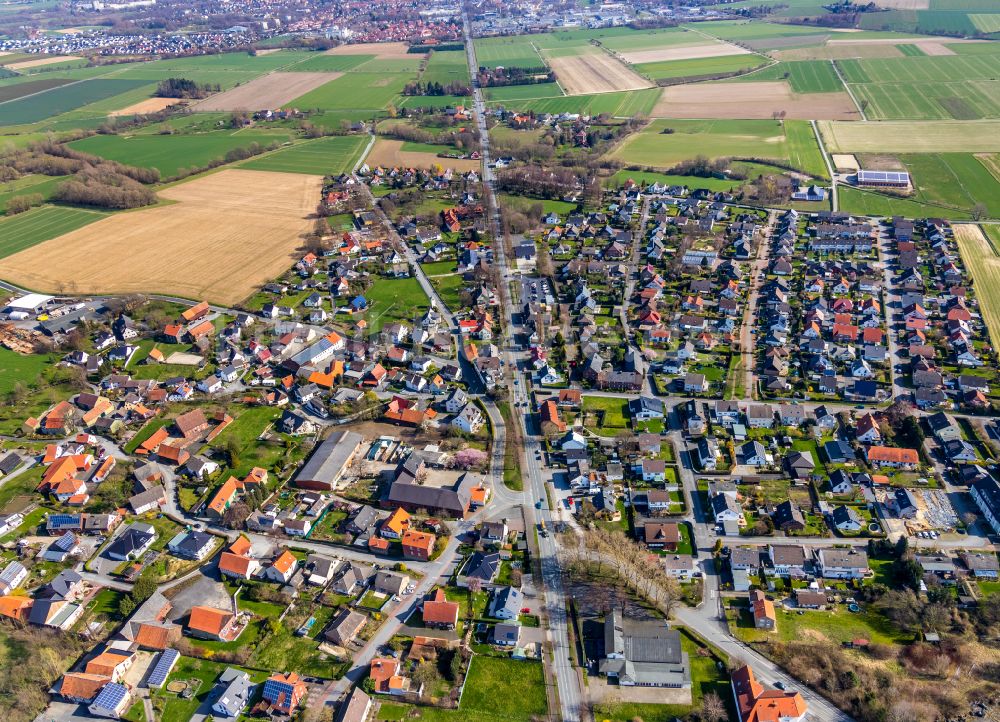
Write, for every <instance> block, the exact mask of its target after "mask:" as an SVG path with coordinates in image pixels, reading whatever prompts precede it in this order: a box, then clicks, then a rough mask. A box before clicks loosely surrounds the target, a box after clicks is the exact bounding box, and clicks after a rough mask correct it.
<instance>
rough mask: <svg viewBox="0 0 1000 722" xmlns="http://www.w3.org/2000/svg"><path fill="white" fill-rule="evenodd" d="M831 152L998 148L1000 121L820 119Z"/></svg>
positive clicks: (928, 151)
mask: <svg viewBox="0 0 1000 722" xmlns="http://www.w3.org/2000/svg"><path fill="white" fill-rule="evenodd" d="M818 125H819V128H820V132H821V133H822V134H823V142H824V143H825V144H826V147H827V150H829V151H830V152H831V153H936V152H955V153H959V152H970V153H976V152H998V151H1000V121H997V120H984V121H975V122H958V121H954V120H942V121H906V120H898V121H887V122H881V123H841V122H838V121H832V122H831V121H819V123H818Z"/></svg>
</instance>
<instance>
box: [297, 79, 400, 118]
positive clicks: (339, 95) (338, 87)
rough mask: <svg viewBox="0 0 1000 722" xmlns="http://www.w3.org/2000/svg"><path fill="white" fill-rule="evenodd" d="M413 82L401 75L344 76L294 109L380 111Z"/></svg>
mask: <svg viewBox="0 0 1000 722" xmlns="http://www.w3.org/2000/svg"><path fill="white" fill-rule="evenodd" d="M414 75H415V74H414ZM412 79H413V78H412V77H411V76H408V75H406V74H403V73H397V74H385V73H362V72H351V73H345V74H344V75H342V76H341V77H339V78H337V79H336V80H332V81H330V82H329V83H327V84H325V85H322V86H320V87H319V88H316V90H313V91H310V92H308V93H306V94H305V95H303V96H302V97H300V98H296V99H295V101H294V103H293V105H295V106H296V107H299V108H306V109H313V108H316V109H319V110H351V109H366V110H367V109H371V110H382V109H383V108H385V107H386V106H387V105H389V103H390V102H392V100H393V99H394V98H395V97H396V96H397V95H399V94H400V93H401V92H403V86H404V85H406V83H407V82H409V81H410V80H412Z"/></svg>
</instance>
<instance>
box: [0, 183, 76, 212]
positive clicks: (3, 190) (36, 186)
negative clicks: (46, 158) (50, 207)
mask: <svg viewBox="0 0 1000 722" xmlns="http://www.w3.org/2000/svg"><path fill="white" fill-rule="evenodd" d="M62 181H63V179H62V178H60V177H58V176H45V175H26V176H21V177H20V178H18V179H17V180H14V181H10V182H9V183H0V212H6V210H7V203H8V201H10V199H11V198H13V197H14V196H23V195H28V194H35V193H38V194H40V195H41V196H42V197H43V198H45V199H46V200H48V199H49V198H50V197H51V196H52V193H53V192H54V191H55V189H56V187H57V186H58V185H59V184H60V183H62Z"/></svg>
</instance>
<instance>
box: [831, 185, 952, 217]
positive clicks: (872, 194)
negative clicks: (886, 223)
mask: <svg viewBox="0 0 1000 722" xmlns="http://www.w3.org/2000/svg"><path fill="white" fill-rule="evenodd" d="M837 194H838V196H839V199H840V210H842V211H846V212H848V213H854V214H856V215H864V216H905V217H907V218H926V217H928V216H940V215H942V214H943V212H944V209H943V208H941V207H940V206H927V205H924V204H922V203H919V202H918V201H914V200H910V199H909V198H901V197H898V196H891V195H888V194H886V193H878V192H876V191H867V190H861V189H860V188H852V187H849V186H843V185H841V186H839V187H838V189H837ZM947 215H948V217H949V218H951V219H963V220H964V219H966V218H968V214H967V213H965V212H963V211H949V212H948V213H947Z"/></svg>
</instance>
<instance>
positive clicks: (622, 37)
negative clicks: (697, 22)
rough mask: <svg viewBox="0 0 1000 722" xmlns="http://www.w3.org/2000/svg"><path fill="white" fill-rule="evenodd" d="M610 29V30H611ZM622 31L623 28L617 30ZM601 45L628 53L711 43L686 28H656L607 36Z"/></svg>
mask: <svg viewBox="0 0 1000 722" xmlns="http://www.w3.org/2000/svg"><path fill="white" fill-rule="evenodd" d="M609 29H610V28H609ZM615 29H616V30H617V29H621V28H615ZM600 40H601V44H602V45H604V46H605V47H607V48H610V49H611V50H615V51H617V52H620V53H627V52H629V51H635V50H653V49H655V48H668V47H671V46H676V45H695V44H697V45H704V44H705V43H709V42H711V40H709V39H708V38H706V37H705V36H704V35H701V34H699V33H696V32H693V31H691V30H688V29H686V28H656V29H655V30H634V31H631V32H626V33H616V34H609V35H605V36H604V37H602V38H601V39H600Z"/></svg>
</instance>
